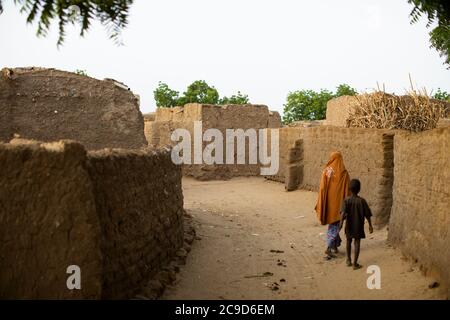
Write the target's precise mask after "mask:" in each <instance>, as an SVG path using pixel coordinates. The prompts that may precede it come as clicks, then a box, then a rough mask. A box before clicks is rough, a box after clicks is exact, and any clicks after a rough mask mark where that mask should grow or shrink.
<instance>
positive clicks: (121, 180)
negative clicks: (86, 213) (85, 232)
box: [88, 150, 183, 298]
mask: <svg viewBox="0 0 450 320" xmlns="http://www.w3.org/2000/svg"><path fill="white" fill-rule="evenodd" d="M88 160H89V162H88V164H89V165H88V172H89V174H90V177H91V180H92V183H93V186H94V188H93V189H94V194H95V201H96V209H97V214H98V217H99V220H100V226H101V231H102V232H101V235H102V236H101V251H102V253H103V286H104V289H103V292H102V295H103V298H116V297H133V295H134V294H135V291H134V290H135V289H136V288H141V287H144V286H145V285H146V283H147V282H148V280H149V279H150V277H151V276H154V275H155V274H156V273H157V272H158V271H159V270H161V268H162V266H164V265H165V264H167V263H169V262H170V260H171V258H173V257H174V255H175V252H176V251H177V250H178V249H179V248H180V247H181V245H182V244H183V221H182V216H183V196H182V190H181V168H180V167H179V166H175V165H174V164H173V163H172V161H171V159H170V153H169V152H166V151H157V152H152V151H150V154H149V152H147V151H120V150H114V151H95V152H90V153H89V155H88Z"/></svg>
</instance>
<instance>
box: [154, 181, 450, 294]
mask: <svg viewBox="0 0 450 320" xmlns="http://www.w3.org/2000/svg"><path fill="white" fill-rule="evenodd" d="M183 189H184V199H185V208H186V209H187V211H188V213H190V214H191V215H192V216H193V217H194V221H195V227H196V230H197V235H198V237H199V238H200V239H198V240H196V241H194V243H193V245H192V250H191V252H190V254H189V256H188V259H187V262H186V265H185V266H184V267H182V269H181V271H180V274H179V277H178V280H177V281H176V283H175V284H174V285H173V286H172V287H169V288H168V289H167V290H166V292H165V294H164V296H163V299H441V298H444V296H443V293H442V291H441V289H440V288H435V289H429V288H428V285H429V284H430V283H431V282H432V281H433V279H430V278H426V277H424V276H422V274H421V273H420V271H419V270H418V268H417V267H415V266H413V265H411V264H410V263H409V262H408V261H405V260H404V258H402V256H401V254H400V253H399V252H398V251H397V250H394V249H393V248H392V247H390V246H389V245H388V244H387V243H386V240H385V239H386V236H387V231H386V229H382V230H375V232H374V233H373V234H372V235H369V233H368V231H367V232H366V234H367V236H368V237H367V239H365V240H363V241H362V243H361V254H360V264H362V265H363V268H362V269H360V270H353V269H351V268H349V267H347V266H346V264H345V253H344V252H345V248H344V246H341V248H340V249H341V253H340V254H339V255H338V257H337V258H336V259H333V260H331V261H325V259H324V250H325V233H326V226H321V225H320V224H319V223H317V221H316V217H315V213H314V210H313V208H314V205H315V201H316V197H317V193H315V192H310V191H304V190H297V191H293V192H285V191H284V185H283V184H281V183H277V182H272V181H266V180H264V179H263V178H256V177H255V178H236V179H232V180H230V181H212V182H211V181H209V182H200V181H196V180H193V179H190V178H184V180H183ZM341 236H343V235H342V234H341ZM273 250H278V252H273ZM369 265H378V266H379V267H380V269H381V289H379V290H377V289H373V290H369V289H368V288H367V284H366V282H367V278H368V277H369V276H370V275H369V274H368V273H367V267H368V266H369ZM274 283H276V284H278V288H279V289H278V290H273V286H274Z"/></svg>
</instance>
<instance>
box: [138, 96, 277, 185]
mask: <svg viewBox="0 0 450 320" xmlns="http://www.w3.org/2000/svg"><path fill="white" fill-rule="evenodd" d="M194 121H202V131H203V133H204V132H205V131H206V130H208V129H210V128H215V129H218V130H220V131H221V132H222V135H223V137H224V138H225V131H226V129H243V130H246V129H250V128H253V129H256V130H258V129H262V128H279V127H281V118H280V115H279V114H278V113H277V112H272V111H269V109H268V108H267V106H264V105H224V106H217V105H207V104H197V103H191V104H187V105H185V106H184V107H175V108H158V109H157V110H156V116H155V120H154V121H146V122H145V132H146V137H147V140H148V142H149V144H150V145H153V146H166V145H174V143H173V142H172V141H171V139H170V135H171V133H172V132H173V131H174V130H175V129H177V128H184V129H187V130H188V131H189V132H190V133H191V138H192V144H193V142H194V141H193V138H194V131H193V129H194ZM207 144H208V143H203V147H205V146H206V145H207ZM248 150H249V148H248V140H247V139H246V154H247V156H246V158H247V159H248ZM223 154H224V158H225V155H226V152H225V143H224V152H223ZM183 173H184V174H185V175H189V176H193V177H195V178H197V179H199V180H211V179H228V178H231V177H234V176H252V175H259V174H260V165H259V164H248V161H246V164H244V165H238V164H236V161H235V164H234V165H226V164H224V165H220V164H214V165H206V164H201V165H198V164H191V165H184V166H183Z"/></svg>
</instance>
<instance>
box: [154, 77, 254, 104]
mask: <svg viewBox="0 0 450 320" xmlns="http://www.w3.org/2000/svg"><path fill="white" fill-rule="evenodd" d="M153 96H154V98H155V101H156V105H157V106H158V107H161V108H171V107H175V106H184V105H185V104H186V103H205V104H247V103H249V99H248V95H246V94H242V93H241V92H240V91H238V93H237V94H235V95H232V96H231V97H223V98H219V92H218V91H217V90H216V88H214V87H212V86H209V85H208V84H207V83H206V81H204V80H197V81H194V82H193V83H191V84H190V85H189V86H188V87H187V89H186V91H185V92H183V95H181V96H180V95H179V93H178V91H175V90H172V89H170V88H169V86H168V85H167V84H165V83H162V82H159V83H158V87H157V88H156V89H155V90H154V91H153Z"/></svg>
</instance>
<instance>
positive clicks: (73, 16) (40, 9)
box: [0, 0, 133, 46]
mask: <svg viewBox="0 0 450 320" xmlns="http://www.w3.org/2000/svg"><path fill="white" fill-rule="evenodd" d="M2 2H3V0H0V13H1V12H2V11H3V6H2ZM14 3H15V4H16V5H19V6H20V12H23V13H25V14H26V15H27V23H33V22H37V35H38V36H46V35H47V33H48V30H49V29H50V26H51V24H52V22H53V21H56V22H57V24H58V31H59V37H58V46H59V45H61V44H62V43H63V42H64V37H65V31H66V26H67V25H68V24H73V25H79V26H80V29H81V30H80V35H81V36H84V34H85V33H86V31H88V30H89V27H90V26H91V22H92V20H93V19H96V20H99V21H100V22H101V23H102V24H103V25H104V26H105V28H106V30H107V32H108V35H109V37H110V38H111V39H113V40H114V41H115V42H116V43H117V44H120V33H121V30H122V29H123V28H124V27H125V26H126V25H127V24H128V12H129V9H130V6H131V5H132V4H133V0H14Z"/></svg>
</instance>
